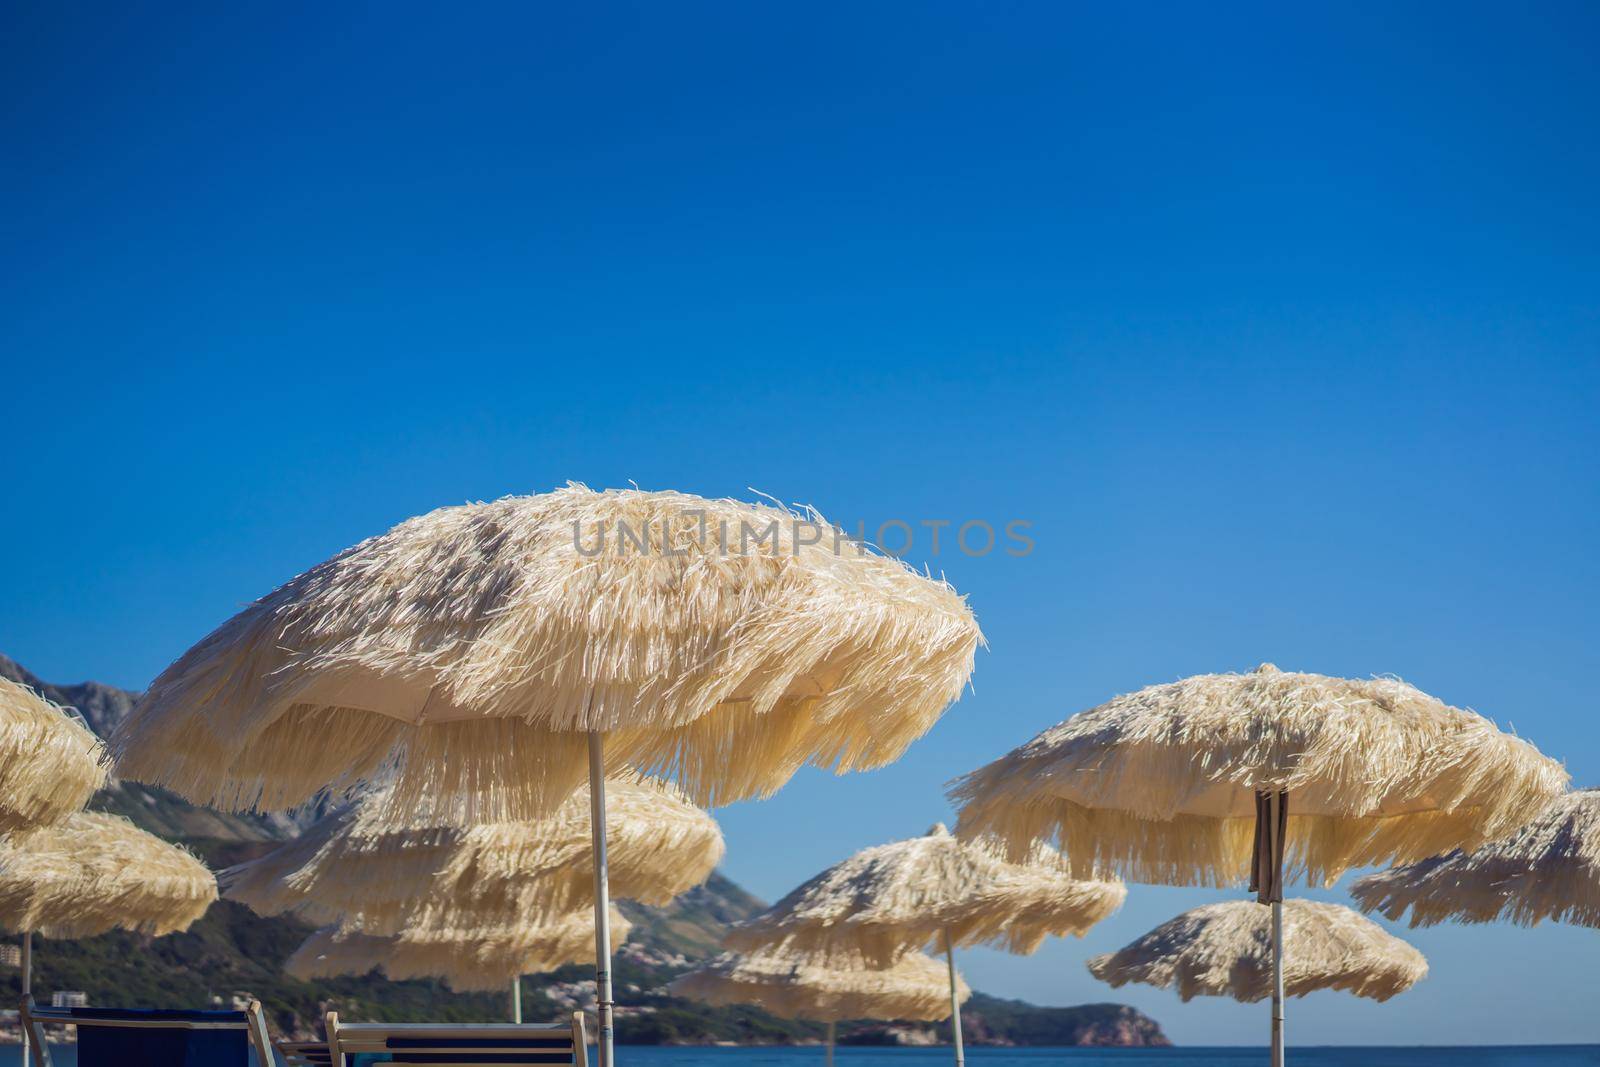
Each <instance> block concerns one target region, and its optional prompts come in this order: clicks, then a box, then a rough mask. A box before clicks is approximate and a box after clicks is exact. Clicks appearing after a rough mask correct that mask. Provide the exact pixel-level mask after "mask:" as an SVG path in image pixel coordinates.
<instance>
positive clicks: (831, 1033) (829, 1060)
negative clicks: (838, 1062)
mask: <svg viewBox="0 0 1600 1067" xmlns="http://www.w3.org/2000/svg"><path fill="white" fill-rule="evenodd" d="M833 1036H834V1022H833V1020H832V1019H829V1020H828V1054H827V1060H826V1065H825V1067H833Z"/></svg>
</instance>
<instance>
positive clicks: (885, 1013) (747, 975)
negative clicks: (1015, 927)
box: [667, 950, 972, 1067]
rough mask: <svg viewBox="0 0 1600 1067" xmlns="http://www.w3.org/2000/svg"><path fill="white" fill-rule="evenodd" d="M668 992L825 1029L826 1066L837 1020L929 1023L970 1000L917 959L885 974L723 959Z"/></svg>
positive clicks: (937, 969) (794, 958)
mask: <svg viewBox="0 0 1600 1067" xmlns="http://www.w3.org/2000/svg"><path fill="white" fill-rule="evenodd" d="M952 986H953V987H954V991H953V992H952V991H951V988H950V987H952ZM667 992H669V993H671V994H673V995H674V996H679V997H687V998H689V999H692V1000H700V1001H704V1002H706V1003H708V1004H715V1005H728V1004H753V1005H755V1006H757V1007H759V1008H763V1009H765V1010H766V1011H769V1012H771V1013H772V1014H774V1015H778V1016H782V1017H784V1018H790V1019H811V1020H813V1021H815V1022H823V1023H827V1024H828V1043H827V1063H828V1065H829V1067H832V1064H833V1045H834V1036H835V1026H836V1024H837V1023H838V1022H840V1021H841V1020H844V1019H907V1020H936V1019H943V1018H944V1017H945V1016H947V1015H949V1014H950V1011H951V1008H952V1003H953V1004H954V1006H956V1007H959V1006H960V1004H961V1002H963V1001H965V1000H966V999H967V998H968V997H969V996H971V995H972V990H971V989H969V988H967V983H966V982H965V981H964V980H963V979H962V978H961V976H960V975H959V974H955V973H954V972H949V971H947V969H946V968H944V967H942V966H940V965H939V963H938V961H937V960H934V959H933V958H931V957H929V956H926V955H924V954H923V953H921V952H908V953H906V954H905V955H903V956H901V957H900V959H899V960H898V961H897V962H896V963H895V964H894V965H893V966H891V967H887V968H879V969H871V968H868V967H866V966H864V965H863V964H862V963H861V962H860V961H858V962H857V963H856V965H855V966H839V965H837V964H833V965H828V964H823V963H819V962H816V961H815V959H813V958H809V957H806V956H802V955H797V954H794V953H787V952H781V951H774V950H768V951H764V952H758V953H754V954H751V955H747V956H746V955H739V954H737V953H731V952H730V953H725V954H724V955H722V956H719V957H717V958H716V959H714V960H712V961H711V962H709V963H707V964H704V965H703V966H701V967H697V968H696V969H694V970H692V971H689V972H687V973H685V974H682V975H680V976H679V977H678V978H676V979H675V980H674V981H673V982H672V983H671V984H670V985H669V986H667Z"/></svg>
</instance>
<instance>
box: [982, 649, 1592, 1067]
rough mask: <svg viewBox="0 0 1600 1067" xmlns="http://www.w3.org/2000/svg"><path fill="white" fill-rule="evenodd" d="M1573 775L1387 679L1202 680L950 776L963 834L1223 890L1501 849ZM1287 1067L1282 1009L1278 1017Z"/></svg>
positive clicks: (1275, 1023)
mask: <svg viewBox="0 0 1600 1067" xmlns="http://www.w3.org/2000/svg"><path fill="white" fill-rule="evenodd" d="M1566 780H1567V775H1566V772H1565V771H1564V770H1562V768H1561V766H1560V765H1559V764H1558V763H1556V762H1555V761H1553V760H1550V759H1547V758H1546V757H1544V756H1542V755H1540V754H1539V752H1538V751H1537V750H1536V749H1535V748H1534V747H1533V746H1532V745H1530V744H1528V743H1527V742H1526V741H1523V740H1521V739H1519V738H1516V737H1513V736H1510V735H1508V734H1504V733H1501V732H1500V731H1499V730H1497V729H1496V728H1495V726H1494V724H1493V723H1491V722H1489V721H1488V720H1487V719H1484V718H1483V717H1481V716H1479V715H1476V714H1474V713H1472V712H1469V711H1463V710H1461V709H1459V708H1453V707H1450V706H1449V705H1446V704H1444V703H1442V702H1441V701H1439V700H1437V699H1435V698H1433V697H1431V696H1428V695H1427V694H1426V693H1423V692H1421V691H1420V690H1417V689H1414V688H1413V687H1411V686H1409V685H1406V684H1405V683H1404V682H1401V681H1398V680H1395V679H1391V678H1377V679H1371V680H1366V681H1352V680H1347V679H1342V678H1329V677H1326V676H1323V675H1318V674H1299V673H1285V672H1282V671H1279V670H1278V669H1277V668H1276V667H1273V666H1271V665H1270V664H1264V665H1263V666H1261V667H1259V668H1257V669H1256V670H1255V671H1253V672H1251V673H1249V674H1208V675H1200V676H1198V677H1194V678H1187V679H1184V680H1182V681H1179V682H1173V683H1170V684H1166V685H1157V686H1151V687H1149V688H1147V689H1143V690H1140V691H1139V692H1136V693H1132V694H1129V695H1127V696H1122V697H1118V698H1117V699H1115V700H1113V701H1111V702H1110V703H1107V704H1103V705H1101V706H1100V707H1098V708H1095V709H1093V710H1092V711H1086V712H1083V713H1082V714H1079V715H1075V716H1073V717H1072V718H1070V719H1067V720H1066V721H1065V722H1062V723H1060V724H1059V725H1057V726H1053V727H1051V728H1050V729H1048V730H1046V731H1044V732H1043V733H1041V734H1039V735H1038V736H1037V737H1035V738H1034V739H1033V740H1032V741H1030V742H1028V743H1027V744H1025V745H1023V746H1022V747H1020V748H1017V749H1015V750H1013V751H1012V752H1010V753H1008V754H1007V755H1005V756H1003V757H1001V758H1000V759H998V760H996V761H995V762H993V763H991V764H989V765H988V766H985V767H982V768H980V769H979V770H977V771H975V772H973V773H971V774H969V775H967V776H966V777H964V778H962V779H960V780H958V781H957V782H956V784H955V786H954V787H953V789H952V790H951V795H952V797H953V798H955V800H956V801H957V802H958V804H959V805H960V806H961V819H960V825H959V827H958V829H959V831H960V832H961V833H962V834H964V835H966V834H995V835H997V836H998V837H999V838H1001V839H1002V840H1003V841H1005V842H1006V843H1007V845H1008V846H1009V847H1010V848H1011V850H1012V851H1013V853H1022V854H1025V853H1026V851H1027V850H1028V849H1030V848H1033V847H1035V846H1036V844H1037V843H1038V842H1040V841H1051V840H1054V841H1055V842H1056V843H1058V844H1059V845H1060V847H1061V849H1062V851H1063V852H1064V853H1065V854H1066V856H1067V859H1068V860H1069V862H1070V863H1071V864H1072V866H1073V867H1074V869H1076V870H1079V871H1081V872H1087V871H1094V870H1099V869H1103V868H1104V869H1111V870H1115V871H1117V872H1118V873H1121V874H1123V875H1124V876H1125V877H1128V878H1131V879H1134V880H1137V881H1149V882H1159V883H1165V884H1171V885H1231V884H1237V883H1239V882H1243V881H1245V880H1246V879H1247V878H1248V879H1249V882H1250V885H1251V888H1252V889H1253V890H1254V891H1255V892H1256V894H1257V900H1258V901H1260V902H1262V903H1270V904H1272V905H1273V909H1272V913H1273V928H1274V931H1275V934H1274V938H1273V944H1274V950H1275V955H1276V958H1277V959H1278V960H1279V964H1280V966H1279V969H1280V971H1281V962H1282V953H1283V937H1282V936H1281V922H1282V914H1281V913H1282V908H1281V902H1282V900H1283V882H1284V875H1285V870H1286V867H1287V869H1288V871H1289V872H1290V873H1295V874H1304V876H1305V877H1307V878H1308V879H1310V880H1313V881H1321V882H1324V883H1331V882H1332V880H1333V879H1335V878H1337V877H1338V876H1339V874H1340V873H1342V872H1343V871H1344V870H1346V869H1347V868H1349V867H1354V866H1364V865H1375V864H1380V863H1387V862H1393V861H1395V860H1400V861H1411V860H1417V859H1422V858H1424V857H1426V856H1429V855H1432V854H1433V853H1436V852H1440V851H1443V850H1446V849H1450V848H1472V847H1475V846H1476V845H1478V844H1481V843H1482V842H1484V841H1487V840H1493V839H1494V838H1496V837H1500V836H1503V835H1505V834H1507V833H1509V832H1511V831H1512V830H1514V829H1515V828H1516V827H1518V826H1520V825H1521V824H1522V823H1523V822H1525V821H1526V820H1527V819H1529V818H1530V817H1531V816H1533V815H1534V814H1536V813H1537V812H1538V811H1539V810H1540V809H1541V808H1543V807H1544V805H1545V804H1547V803H1549V801H1550V800H1551V799H1552V798H1554V797H1555V796H1557V795H1559V793H1560V792H1561V791H1562V789H1563V788H1564V787H1565V785H1566ZM1272 1036H1273V1040H1272V1045H1273V1063H1274V1064H1275V1067H1281V1064H1282V1059H1283V1005H1282V997H1281V996H1278V997H1274V1000H1273V1011H1272Z"/></svg>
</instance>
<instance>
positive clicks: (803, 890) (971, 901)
mask: <svg viewBox="0 0 1600 1067" xmlns="http://www.w3.org/2000/svg"><path fill="white" fill-rule="evenodd" d="M1126 895H1127V889H1126V888H1125V887H1124V886H1123V885H1122V883H1121V882H1115V881H1076V880H1074V879H1073V878H1072V877H1071V875H1070V874H1068V873H1067V871H1066V869H1065V868H1064V866H1062V865H1061V863H1060V859H1059V857H1058V856H1056V855H1055V854H1054V853H1049V854H1048V855H1045V854H1041V855H1040V856H1039V857H1037V862H1033V863H1027V864H1019V863H1007V862H1006V861H1005V860H1004V859H1002V858H1000V856H999V855H998V854H997V853H996V852H995V851H993V850H992V849H989V848H986V847H984V845H983V844H982V843H969V842H962V841H959V840H957V839H956V838H955V837H954V836H952V835H951V833H950V831H948V830H946V829H945V828H944V825H943V824H939V825H936V826H934V827H933V828H932V829H931V830H930V831H929V832H928V833H927V834H925V835H924V836H922V837H913V838H911V839H909V840H906V841H896V842H893V843H891V844H887V845H877V846H875V847H873V848H868V849H863V850H862V851H860V852H858V853H856V854H855V855H854V856H851V857H850V858H849V859H847V860H845V861H843V862H842V863H837V864H835V865H833V866H832V867H829V868H828V869H827V870H825V871H823V872H822V873H821V874H819V875H817V876H816V877H814V878H812V879H811V880H810V881H808V882H806V883H805V884H804V885H802V886H800V887H799V888H798V889H796V890H794V891H793V892H792V893H790V894H789V895H788V896H786V897H784V898H783V899H782V900H780V901H778V903H776V904H774V905H773V906H772V907H770V908H768V909H767V910H766V911H764V912H762V913H761V914H760V915H757V916H756V917H755V918H753V919H750V920H748V921H746V922H744V923H741V924H740V925H738V926H736V927H734V928H733V929H732V930H731V931H730V932H729V934H728V937H727V939H726V942H725V943H726V944H727V946H728V947H729V948H732V949H736V950H738V951H741V952H754V951H760V950H763V949H769V948H778V949H782V950H784V951H788V952H795V953H799V954H802V955H805V956H810V957H823V958H827V957H830V956H842V957H851V956H858V957H860V958H862V959H863V960H864V961H865V962H866V963H867V965H868V966H872V967H884V966H888V965H890V964H892V963H894V962H895V961H896V960H898V959H899V958H900V957H901V956H903V955H905V954H906V953H908V952H911V951H914V950H917V949H922V948H928V947H930V946H931V947H934V948H936V949H938V950H939V951H943V950H944V949H945V947H946V946H947V945H954V946H956V947H961V948H966V947H970V946H973V945H991V946H994V947H996V948H1003V949H1006V950H1007V951H1010V952H1015V953H1019V954H1022V955H1027V954H1030V953H1032V952H1033V951H1034V950H1036V949H1037V948H1038V947H1039V945H1040V944H1041V943H1043V941H1044V939H1045V938H1046V937H1049V936H1052V935H1053V936H1057V937H1065V936H1069V935H1070V936H1073V937H1082V936H1083V935H1084V933H1086V932H1087V931H1088V929H1089V928H1090V927H1091V926H1093V925H1094V924H1095V923H1097V922H1099V921H1100V920H1101V919H1104V918H1105V917H1106V916H1108V915H1110V914H1111V913H1112V912H1113V911H1115V910H1116V909H1117V908H1118V907H1119V906H1120V905H1121V904H1122V900H1123V898H1124V897H1125V896H1126Z"/></svg>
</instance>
